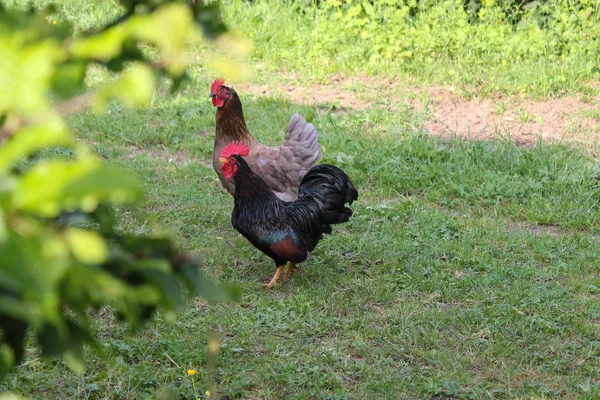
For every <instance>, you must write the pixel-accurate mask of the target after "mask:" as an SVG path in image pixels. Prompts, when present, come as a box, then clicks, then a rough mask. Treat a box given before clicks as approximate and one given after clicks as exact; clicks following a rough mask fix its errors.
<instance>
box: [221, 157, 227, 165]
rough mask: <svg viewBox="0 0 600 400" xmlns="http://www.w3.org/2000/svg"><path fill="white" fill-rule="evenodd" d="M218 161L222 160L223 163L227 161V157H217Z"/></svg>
mask: <svg viewBox="0 0 600 400" xmlns="http://www.w3.org/2000/svg"><path fill="white" fill-rule="evenodd" d="M219 161H220V162H222V163H223V164H225V163H226V162H227V159H226V158H223V157H221V158H219Z"/></svg>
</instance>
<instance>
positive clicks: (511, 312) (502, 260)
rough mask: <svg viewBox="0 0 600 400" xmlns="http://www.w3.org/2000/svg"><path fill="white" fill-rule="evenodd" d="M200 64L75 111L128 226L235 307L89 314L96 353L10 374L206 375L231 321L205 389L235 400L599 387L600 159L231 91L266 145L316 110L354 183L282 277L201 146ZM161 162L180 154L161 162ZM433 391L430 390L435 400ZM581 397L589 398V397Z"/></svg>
mask: <svg viewBox="0 0 600 400" xmlns="http://www.w3.org/2000/svg"><path fill="white" fill-rule="evenodd" d="M209 83H210V78H209V77H208V76H203V77H202V78H201V79H198V80H197V81H195V82H194V83H192V84H191V85H190V86H188V87H187V88H185V89H184V90H183V91H182V92H181V93H179V94H178V95H177V96H173V97H171V96H168V95H160V94H157V97H156V98H155V101H154V103H153V105H152V107H150V108H148V109H146V110H141V111H132V110H128V109H124V108H121V107H118V106H113V107H111V110H110V114H109V115H91V114H81V115H77V116H74V117H72V118H71V120H70V121H71V124H72V126H73V127H74V129H75V130H76V131H77V132H78V136H79V137H80V140H83V141H85V142H87V143H91V144H92V146H93V148H94V150H95V151H96V152H97V153H98V154H100V155H101V156H102V157H103V158H105V159H107V160H109V161H111V162H115V163H117V164H120V165H123V166H124V167H125V168H128V169H130V170H133V171H135V172H136V173H137V174H138V175H139V176H140V177H141V178H142V179H143V180H144V183H145V187H146V191H147V201H146V205H145V207H144V209H143V211H142V212H141V213H131V212H130V211H128V210H121V211H122V212H121V220H122V226H123V228H124V229H128V230H133V231H139V232H147V231H156V230H161V231H165V230H166V231H168V232H170V233H171V234H172V235H173V237H174V238H175V239H176V240H177V241H178V242H179V244H180V245H181V246H182V247H183V248H184V249H186V250H188V251H191V252H193V253H196V254H198V255H200V256H201V257H202V258H203V260H204V261H203V265H204V268H205V269H206V270H207V272H209V274H210V275H211V276H213V277H214V278H215V279H219V280H222V281H227V282H236V283H238V284H239V285H240V286H241V288H242V290H243V297H242V299H241V301H240V302H239V303H235V304H206V303H204V302H202V301H201V300H196V301H194V302H192V303H190V304H189V305H188V306H187V307H186V308H185V309H184V310H183V311H182V314H181V315H180V316H179V317H178V318H177V319H176V320H175V321H174V322H171V323H170V322H168V321H165V320H164V318H162V317H160V316H159V317H158V318H157V320H156V321H155V322H154V323H152V324H151V326H149V327H148V328H146V329H144V330H142V331H141V332H137V333H130V332H128V331H127V330H126V329H125V328H124V327H122V326H120V325H118V324H116V322H115V320H114V318H113V316H112V315H111V314H110V311H109V310H107V311H106V312H105V313H103V314H101V316H100V317H99V318H98V319H97V326H96V329H97V331H98V335H99V337H100V338H101V340H102V345H103V349H104V352H105V355H104V358H102V357H99V356H98V355H96V354H94V353H92V352H91V351H90V352H88V354H87V357H88V359H89V361H90V362H89V365H88V371H87V372H86V374H85V375H84V376H83V377H77V376H75V375H73V374H72V373H71V372H70V371H68V370H67V369H66V368H65V367H64V366H63V365H62V363H53V364H51V365H45V364H43V363H41V362H40V361H39V360H37V357H38V356H39V354H38V351H37V349H35V348H30V349H29V351H28V355H27V358H26V361H25V364H24V366H22V367H20V368H19V369H18V370H17V371H16V373H15V374H13V375H11V376H10V377H9V378H8V379H7V380H6V381H5V382H3V384H2V389H7V390H12V391H15V392H18V393H23V394H27V395H29V396H31V397H33V398H147V397H150V398H151V397H153V396H155V394H156V392H157V390H160V389H161V388H163V387H169V388H171V390H172V391H173V393H175V394H176V396H177V397H180V398H193V396H194V395H193V388H192V385H191V379H190V378H189V377H187V376H185V369H186V368H197V369H198V370H199V374H198V375H196V377H195V378H194V379H195V381H196V387H197V392H198V394H199V395H202V394H203V393H204V391H205V390H206V379H207V373H206V347H207V340H208V336H209V333H210V331H211V330H212V329H213V328H217V329H218V330H219V331H220V332H221V335H222V342H221V350H220V354H219V358H218V368H217V371H216V375H215V383H216V384H215V388H214V390H213V393H214V394H215V396H217V398H219V397H218V396H222V395H227V396H229V398H232V399H233V398H244V399H247V398H265V399H266V398H268V399H271V398H282V399H283V398H299V399H302V398H306V399H313V398H328V399H331V398H335V399H337V398H356V399H363V398H394V399H397V398H406V399H414V398H434V397H435V398H477V399H479V398H493V399H502V398H557V397H561V398H589V399H592V398H596V397H597V396H598V395H600V385H599V384H597V382H596V377H597V376H598V372H599V369H600V362H599V361H598V360H599V358H598V356H599V355H600V354H599V353H600V341H598V337H599V333H600V329H599V326H598V322H597V321H598V320H600V305H599V304H600V303H598V296H599V295H600V289H599V288H600V278H599V275H598V268H599V263H598V261H597V246H598V239H597V237H596V236H595V234H594V232H595V231H596V226H598V222H599V221H598V220H599V218H600V215H599V214H598V185H599V182H598V166H597V162H596V161H595V160H594V159H593V158H592V157H591V156H590V155H588V153H587V152H586V151H585V150H584V149H583V148H579V147H577V146H575V145H572V146H571V145H569V146H556V145H555V146H550V145H543V144H540V145H539V146H536V147H517V146H515V145H514V144H512V143H510V142H508V141H501V140H498V141H491V142H466V141H462V140H458V139H457V140H442V139H439V138H434V137H430V136H428V135H427V134H426V133H424V132H414V131H413V128H411V127H412V126H415V125H417V126H418V124H419V122H418V120H419V118H420V116H418V115H412V116H411V115H407V114H402V113H391V112H390V113H388V112H383V111H379V110H367V111H363V112H357V113H349V114H340V115H335V114H332V113H329V112H317V110H316V109H315V108H311V107H307V106H302V105H298V104H293V103H288V102H284V101H281V100H276V99H268V98H267V99H264V98H261V99H253V98H251V97H248V96H245V95H244V94H243V93H242V100H243V102H244V105H245V110H246V115H247V120H248V124H249V126H250V128H251V130H252V131H253V132H254V133H255V134H256V136H257V137H258V138H259V139H260V140H261V141H263V142H265V143H269V144H277V143H279V142H280V141H281V138H282V131H283V128H284V127H285V124H286V123H287V121H288V118H289V116H290V115H291V114H292V113H293V112H296V111H298V112H301V113H303V114H304V115H307V116H308V117H309V118H311V119H312V121H313V123H314V124H315V125H316V126H317V128H318V129H319V132H320V135H321V142H322V144H323V145H324V146H325V148H326V151H325V157H324V160H323V161H324V162H331V163H335V164H337V165H339V166H341V167H342V168H344V169H345V170H346V171H347V172H348V173H349V174H350V176H351V177H352V178H353V180H354V182H355V183H356V185H357V187H358V188H359V190H360V193H361V196H360V198H359V201H358V203H356V204H355V205H354V206H353V208H354V211H355V215H354V216H353V218H352V219H351V221H350V222H349V223H348V224H345V225H342V226H339V227H337V228H336V229H335V233H334V234H333V235H331V236H328V237H327V238H326V239H325V240H323V241H322V242H321V244H320V245H319V246H318V248H317V250H316V251H315V252H314V254H313V255H312V258H311V259H310V260H308V261H307V262H305V263H304V264H303V267H302V271H301V272H300V273H299V274H297V275H296V276H294V278H293V279H292V281H291V283H290V284H286V285H284V286H282V287H279V288H276V289H274V290H267V289H265V288H264V287H263V286H262V283H263V282H264V281H265V280H267V279H268V278H270V276H271V274H272V273H273V268H272V265H271V261H270V259H268V258H266V257H265V256H263V255H262V254H260V253H259V252H258V251H257V250H255V249H254V248H253V247H252V246H251V245H250V244H249V243H247V242H246V241H245V240H244V239H243V238H242V237H241V236H240V235H239V234H238V233H237V232H235V231H234V230H233V228H232V227H231V225H230V222H229V218H230V212H231V207H232V202H231V199H230V197H229V196H228V195H226V194H225V193H223V192H222V191H221V189H220V186H219V184H218V182H217V181H216V179H215V174H214V171H213V170H212V167H211V166H210V165H208V163H207V161H208V159H209V157H210V152H211V148H212V140H213V129H214V128H213V127H214V120H213V118H214V109H213V107H212V106H211V105H210V103H209V102H208V100H206V98H205V96H204V94H205V93H206V90H207V87H208V86H209ZM169 159H173V160H174V161H172V162H169ZM436 396H437V397H436ZM586 396H587V397H586Z"/></svg>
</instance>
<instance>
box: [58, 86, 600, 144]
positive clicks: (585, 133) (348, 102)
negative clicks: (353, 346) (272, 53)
mask: <svg viewBox="0 0 600 400" xmlns="http://www.w3.org/2000/svg"><path fill="white" fill-rule="evenodd" d="M411 85H412V83H410V82H409V83H404V82H400V81H398V80H394V79H382V78H379V77H346V76H342V75H337V76H333V77H332V78H331V79H330V81H329V82H328V83H327V84H312V85H310V86H303V85H301V83H300V80H299V79H298V76H297V75H289V76H284V77H282V79H277V80H274V81H273V82H271V83H269V84H268V85H252V84H238V85H235V87H236V90H237V91H238V93H239V94H240V95H241V96H242V101H243V97H244V96H248V95H251V96H257V97H281V98H283V99H286V100H289V101H292V102H295V103H299V104H308V105H314V106H316V107H317V108H319V109H323V110H327V111H328V112H329V111H330V110H331V111H333V112H353V111H361V110H365V109H368V108H373V107H381V108H385V109H389V110H392V111H397V112H406V111H407V110H408V111H412V112H415V113H419V114H422V115H423V116H424V123H423V125H422V126H419V127H418V128H424V129H425V130H427V131H428V132H430V133H431V134H432V135H436V136H443V137H450V136H459V137H464V138H468V139H476V140H483V139H490V138H498V137H504V138H511V139H512V140H514V141H515V142H516V143H517V144H519V145H521V144H531V143H535V142H537V141H538V140H540V139H542V140H545V141H549V142H556V141H565V140H566V141H577V142H581V143H584V144H586V145H595V144H597V143H599V142H600V123H599V120H600V117H599V116H600V109H599V108H598V106H596V104H597V103H598V100H600V96H597V97H596V98H594V99H592V100H593V101H590V102H584V101H583V100H581V99H579V98H577V97H574V96H565V97H562V98H557V99H548V100H543V101H532V100H527V99H523V98H519V97H516V96H510V97H509V96H505V95H502V94H498V95H496V96H495V97H493V98H465V97H463V96H460V95H459V94H458V93H457V92H456V91H455V90H454V88H452V87H444V86H429V87H418V86H416V85H412V86H411ZM90 102H91V96H90V95H88V94H85V95H82V96H79V97H76V98H74V99H71V100H69V101H66V102H64V103H61V104H59V105H57V109H58V111H59V112H60V113H61V114H62V115H70V114H74V113H77V112H80V111H83V110H84V109H86V108H87V107H89V105H90ZM332 105H333V106H332Z"/></svg>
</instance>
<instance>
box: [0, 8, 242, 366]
mask: <svg viewBox="0 0 600 400" xmlns="http://www.w3.org/2000/svg"><path fill="white" fill-rule="evenodd" d="M121 3H122V5H123V9H124V14H123V16H122V17H121V18H119V19H117V20H116V21H115V22H113V23H110V24H107V25H106V26H104V27H101V28H99V29H97V30H95V31H93V32H87V33H83V34H81V35H78V36H77V37H75V36H73V34H72V29H71V27H69V26H67V25H66V24H65V25H60V26H57V25H54V24H50V23H48V18H47V15H48V14H47V13H48V12H51V10H47V11H46V12H38V13H34V12H32V11H28V12H23V11H14V10H9V11H7V10H4V9H2V8H1V6H0V143H1V144H0V332H1V336H0V377H2V376H4V375H5V374H6V373H7V372H8V371H10V369H11V368H13V367H14V366H15V365H16V364H17V363H19V362H20V361H21V359H22V357H23V353H24V343H25V338H26V334H27V331H28V330H31V331H33V332H34V333H35V336H36V338H37V340H38V342H39V344H40V345H41V348H42V352H43V354H44V355H45V356H49V357H53V356H59V355H62V356H63V358H64V360H65V362H66V363H67V364H68V365H69V366H70V367H71V368H72V369H73V370H75V371H76V372H82V371H83V368H84V362H83V345H84V344H85V343H88V344H91V345H92V346H95V341H94V339H93V336H92V334H91V332H90V329H89V325H90V324H89V317H88V314H87V312H88V310H89V309H90V308H92V309H93V308H99V307H102V306H103V305H105V304H110V305H111V306H113V307H114V309H115V310H116V311H117V313H118V314H119V315H120V316H121V317H122V318H123V319H124V320H126V321H128V322H129V323H130V324H132V326H134V327H135V326H139V324H140V323H141V322H143V321H144V320H146V319H147V318H149V317H150V316H151V315H152V313H153V311H154V310H155V309H156V308H157V307H159V306H161V307H165V308H166V309H168V310H174V309H175V308H176V307H177V306H178V305H179V304H181V302H182V296H183V294H184V293H191V294H197V295H201V296H203V297H205V298H207V299H209V300H224V299H231V298H232V297H235V293H234V291H232V290H225V289H224V288H217V287H215V286H213V285H211V284H210V283H209V282H208V281H207V280H206V278H205V277H204V276H203V275H202V274H201V272H200V271H199V269H198V263H197V262H196V260H194V259H193V258H191V257H188V256H185V255H183V254H181V253H180V252H179V251H178V250H177V249H176V248H175V247H174V245H173V244H172V243H171V241H170V240H168V239H165V238H154V237H149V236H134V235H127V234H123V233H119V232H118V231H116V230H115V219H114V217H113V214H112V211H111V206H113V205H120V204H130V205H136V204H139V203H140V201H141V200H142V185H141V183H140V181H139V180H138V179H137V178H136V177H135V176H133V175H132V174H130V173H127V172H125V171H122V170H120V169H118V168H116V167H114V166H111V165H106V164H104V163H102V162H100V161H99V160H98V159H97V158H96V157H95V156H94V155H93V154H92V153H91V152H90V151H89V149H88V148H87V147H86V146H85V145H83V144H81V143H78V142H76V141H75V140H74V139H73V138H72V136H71V132H70V130H69V127H68V126H67V124H66V123H65V121H64V120H63V119H62V118H61V117H60V115H59V114H58V113H57V111H56V110H55V109H54V108H53V107H52V104H51V102H50V98H59V99H68V98H71V97H73V96H74V95H75V94H76V93H78V92H79V91H80V90H81V88H82V86H83V83H84V78H85V73H86V70H87V68H88V67H89V66H90V65H91V64H102V65H105V66H106V67H107V68H108V69H110V70H111V71H113V72H119V73H120V76H119V77H118V79H116V80H115V81H113V82H112V83H110V84H109V85H107V86H105V87H103V88H102V89H101V90H99V92H98V93H96V94H95V95H94V96H93V106H94V107H95V109H96V110H102V109H103V108H104V106H105V105H106V102H107V101H108V100H109V99H111V98H115V99H118V100H119V101H121V102H123V103H125V104H128V105H133V106H135V105H142V104H145V103H147V102H148V101H149V100H150V98H151V96H152V93H153V90H154V86H155V82H156V79H157V78H158V77H160V76H168V77H170V78H171V80H172V82H173V87H176V86H177V84H178V83H179V82H181V80H182V79H183V78H184V77H185V71H186V65H187V64H186V51H187V48H188V46H189V45H190V44H192V43H197V42H198V41H200V40H202V32H204V35H210V34H215V35H216V34H219V33H222V32H223V25H222V23H220V22H219V20H218V19H217V18H216V17H217V16H218V14H216V11H217V10H216V8H215V6H214V5H213V6H206V5H203V4H199V3H193V4H192V3H186V2H175V1H161V0H137V1H136V0H122V1H121ZM49 148H61V149H66V150H67V151H66V153H68V156H67V157H64V158H45V157H43V156H40V154H44V153H43V151H44V150H46V149H49ZM63 152H64V151H63ZM96 347H97V346H96Z"/></svg>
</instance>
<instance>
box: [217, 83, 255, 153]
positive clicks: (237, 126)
mask: <svg viewBox="0 0 600 400" xmlns="http://www.w3.org/2000/svg"><path fill="white" fill-rule="evenodd" d="M216 127H217V129H216V136H215V141H219V142H220V141H225V142H227V143H229V142H232V141H242V142H244V143H246V144H249V143H250V142H252V141H254V138H253V137H252V135H251V134H250V131H249V130H248V128H247V127H246V121H245V120H244V111H243V109H242V102H241V101H240V98H239V97H238V95H237V93H235V92H233V94H232V97H231V98H230V99H228V100H227V101H226V102H225V104H224V105H223V107H219V108H217V117H216Z"/></svg>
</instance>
